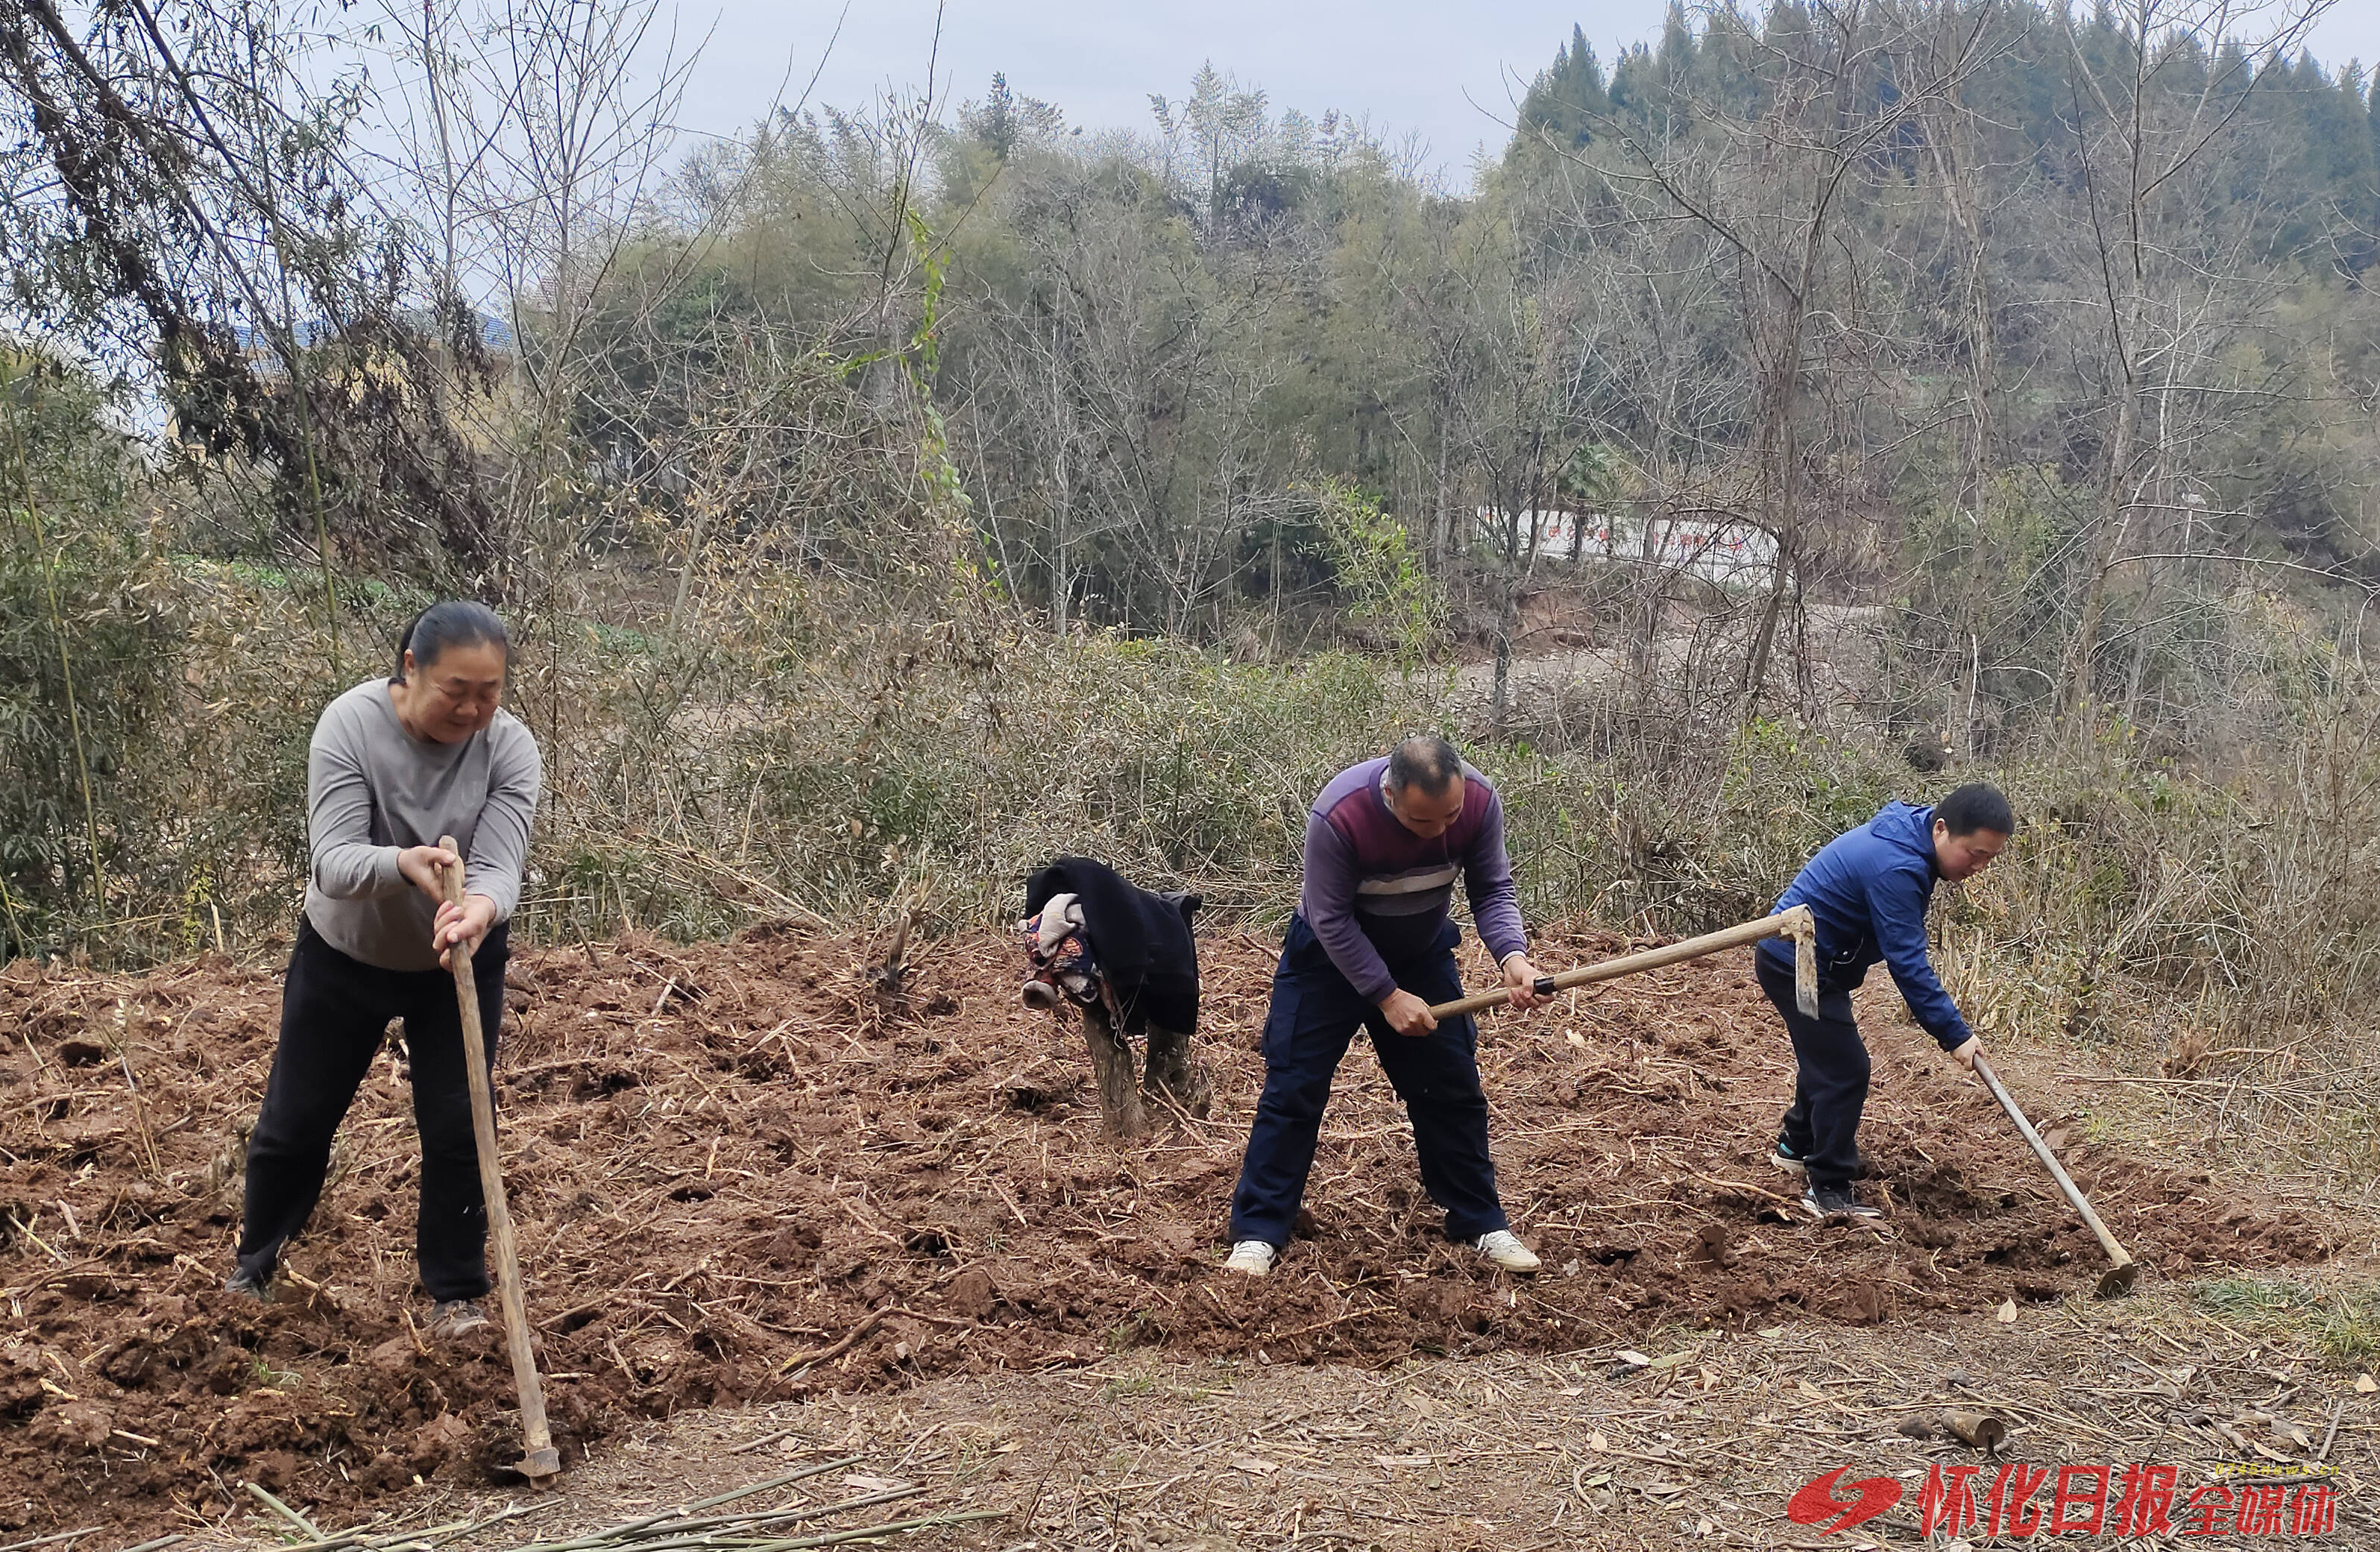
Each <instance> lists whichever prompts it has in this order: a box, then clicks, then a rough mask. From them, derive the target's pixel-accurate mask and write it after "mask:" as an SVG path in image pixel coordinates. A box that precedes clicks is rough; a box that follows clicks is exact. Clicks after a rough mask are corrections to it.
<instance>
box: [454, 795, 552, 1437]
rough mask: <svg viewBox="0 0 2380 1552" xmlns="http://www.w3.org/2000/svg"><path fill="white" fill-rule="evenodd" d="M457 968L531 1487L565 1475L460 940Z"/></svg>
mask: <svg viewBox="0 0 2380 1552" xmlns="http://www.w3.org/2000/svg"><path fill="white" fill-rule="evenodd" d="M438 843H439V844H440V845H441V846H443V847H444V848H446V850H448V851H450V852H453V853H454V854H455V856H456V857H458V858H459V857H460V856H462V855H463V849H462V848H461V847H460V846H458V845H456V844H455V838H454V837H453V836H451V835H446V836H441V837H440V838H439V842H438ZM441 871H442V875H443V879H444V882H445V886H446V902H447V903H448V904H450V905H454V906H455V907H457V908H459V907H460V906H461V905H462V903H463V866H462V864H461V863H460V862H459V861H458V862H456V863H455V865H454V866H453V867H446V868H443V869H442V870H441ZM447 963H448V964H451V965H452V966H453V967H454V970H455V1001H456V1003H457V1004H458V1005H459V1006H460V1010H461V1012H462V1015H463V1063H464V1066H465V1067H466V1068H467V1069H468V1073H469V1077H470V1083H471V1134H472V1136H473V1137H474V1138H476V1139H477V1140H478V1143H479V1154H480V1195H481V1196H482V1197H484V1198H485V1199H486V1202H487V1207H488V1239H489V1241H490V1242H491V1243H492V1246H493V1249H494V1251H495V1262H496V1305H497V1308H498V1309H499V1310H500V1311H501V1312H502V1313H503V1316H504V1345H505V1346H506V1348H508V1349H509V1350H510V1351H511V1353H512V1360H513V1383H514V1384H515V1385H516V1387H518V1388H519V1390H520V1414H521V1460H520V1466H519V1470H520V1473H521V1474H522V1475H523V1476H525V1477H528V1479H529V1481H530V1482H532V1483H540V1484H541V1483H545V1482H550V1481H552V1480H553V1478H555V1477H556V1476H559V1475H561V1474H562V1455H561V1453H560V1452H559V1451H558V1450H556V1449H554V1448H553V1434H552V1432H551V1431H549V1430H548V1428H547V1427H546V1422H545V1388H544V1387H543V1386H542V1385H540V1383H539V1382H538V1377H537V1354H536V1353H535V1352H533V1351H532V1350H531V1349H530V1347H529V1342H528V1304H527V1303H525V1302H524V1301H523V1300H522V1298H521V1280H520V1256H519V1254H518V1253H517V1252H516V1250H515V1249H514V1246H513V1215H512V1208H511V1207H510V1206H507V1205H506V1203H505V1201H504V1169H503V1167H502V1166H501V1165H500V1164H499V1163H498V1162H497V1158H496V1096H495V1092H494V1090H493V1089H492V1087H491V1086H490V1085H489V1082H488V1037H487V1034H486V1032H485V1031H484V1030H482V1029H481V1028H480V988H479V985H478V983H477V982H476V981H475V980H474V979H473V978H472V975H471V951H470V950H469V949H468V947H466V946H465V945H463V944H461V943H457V944H455V947H454V948H453V949H451V950H450V951H448V953H447Z"/></svg>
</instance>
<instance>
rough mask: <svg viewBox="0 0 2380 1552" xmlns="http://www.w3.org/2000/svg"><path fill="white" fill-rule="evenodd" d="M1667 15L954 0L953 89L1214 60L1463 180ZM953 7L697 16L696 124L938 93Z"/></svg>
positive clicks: (1159, 80)
mask: <svg viewBox="0 0 2380 1552" xmlns="http://www.w3.org/2000/svg"><path fill="white" fill-rule="evenodd" d="M1663 8H1664V7H1663V0H1571V3H1569V4H1553V3H1548V0H1486V3H1485V4H1481V3H1477V0H1475V3H1474V4H1472V5H1468V6H1459V5H1449V4H1446V3H1445V0H1429V3H1425V0H1369V3H1368V4H1357V3H1354V0H1204V3H1201V4H1192V5H1182V6H1176V5H1167V4H1162V3H1151V0H1138V3H1135V4H1117V3H1114V0H949V4H948V6H947V7H946V8H945V9H944V11H943V16H942V33H941V55H940V63H939V65H938V66H937V67H935V73H936V75H937V76H938V77H939V79H940V81H941V83H942V84H943V85H945V86H947V87H948V88H949V90H950V91H951V102H952V105H953V107H955V105H956V103H958V102H959V101H961V100H964V99H967V98H978V97H981V96H982V95H983V92H984V88H985V87H986V85H987V84H988V83H989V82H990V79H991V74H992V72H993V71H995V70H1004V71H1006V72H1007V74H1008V80H1009V84H1010V85H1011V86H1012V87H1014V89H1015V90H1016V91H1020V92H1023V93H1025V94H1026V95H1028V96H1033V97H1039V98H1043V99H1045V100H1047V101H1049V102H1051V103H1056V104H1058V106H1060V107H1061V108H1062V109H1064V110H1065V114H1066V121H1067V123H1069V124H1071V125H1079V126H1084V127H1090V128H1107V127H1126V128H1135V129H1143V128H1147V127H1149V123H1150V120H1149V113H1148V94H1149V93H1150V92H1152V91H1156V92H1163V93H1164V94H1166V95H1167V96H1169V97H1178V96H1181V95H1183V94H1184V92H1185V91H1186V90H1187V86H1188V82H1189V79H1190V77H1191V75H1192V73H1193V72H1195V71H1196V69H1197V68H1198V66H1199V64H1200V62H1201V61H1203V60H1212V61H1213V62H1214V64H1215V67H1216V68H1217V69H1219V70H1224V71H1228V72H1230V73H1231V74H1233V75H1234V76H1236V77H1237V78H1238V79H1239V81H1240V83H1241V84H1242V85H1243V86H1244V87H1245V86H1258V87H1262V88H1263V89H1264V90H1265V91H1266V92H1268V93H1269V96H1270V98H1271V102H1272V105H1273V108H1274V110H1275V111H1276V112H1279V111H1280V110H1281V109H1284V108H1299V109H1303V110H1304V111H1305V112H1306V113H1307V114H1309V115H1313V116H1316V117H1319V116H1320V115H1322V114H1323V113H1324V112H1326V111H1328V110H1330V109H1332V108H1336V109H1338V110H1340V111H1341V112H1342V113H1345V114H1349V115H1356V116H1368V117H1369V118H1370V119H1371V121H1372V123H1373V124H1374V125H1375V126H1376V127H1380V128H1382V129H1385V130H1387V131H1389V132H1390V138H1391V139H1394V138H1397V137H1399V136H1402V135H1403V134H1404V133H1407V132H1417V133H1418V134H1419V135H1420V137H1421V138H1422V139H1424V140H1426V141H1427V143H1428V145H1429V148H1430V156H1431V160H1432V162H1433V163H1434V164H1436V165H1438V166H1439V167H1442V168H1444V169H1446V170H1448V171H1449V172H1451V174H1453V175H1454V176H1455V177H1456V178H1457V179H1458V180H1461V179H1462V178H1463V176H1465V175H1466V174H1467V172H1468V169H1469V166H1470V164H1471V158H1472V155H1473V152H1475V150H1476V149H1477V148H1478V147H1479V146H1480V145H1481V144H1482V143H1483V142H1485V143H1486V144H1487V145H1488V147H1490V148H1491V149H1492V150H1495V151H1499V152H1500V150H1501V149H1502V147H1503V144H1504V140H1505V139H1506V137H1507V134H1508V130H1507V129H1506V128H1505V127H1504V126H1505V124H1509V123H1510V121H1511V119H1512V103H1513V102H1514V100H1515V99H1516V98H1517V97H1518V96H1519V94H1520V93H1521V92H1522V91H1525V90H1526V89H1527V85H1528V82H1529V79H1531V78H1532V77H1534V76H1535V75H1536V72H1537V71H1538V70H1540V69H1542V68H1544V67H1546V65H1548V63H1550V62H1551V60H1552V59H1553V55H1554V50H1555V49H1556V48H1557V47H1559V46H1560V44H1561V43H1562V42H1565V41H1567V40H1568V38H1569V37H1570V31H1571V27H1572V24H1573V23H1576V24H1577V25H1579V26H1582V27H1584V28H1585V30H1586V36H1587V41H1588V42H1592V43H1593V44H1594V45H1595V47H1596V50H1597V53H1599V54H1601V55H1603V56H1604V57H1605V58H1606V59H1609V58H1610V57H1611V55H1613V54H1615V53H1616V52H1618V51H1619V49H1621V47H1624V46H1626V45H1627V44H1629V43H1632V42H1638V41H1640V40H1645V39H1649V38H1652V37H1655V36H1658V32H1659V30H1660V25H1661V15H1662V11H1663ZM935 9H936V7H935V6H934V4H933V0H851V4H850V6H849V10H848V13H847V14H846V13H845V10H844V4H843V0H682V4H681V6H680V9H679V21H678V28H679V35H680V39H681V43H682V45H690V44H692V43H694V42H699V41H700V40H701V39H702V38H703V35H704V33H705V32H706V30H708V32H709V34H710V36H709V41H708V42H707V43H705V44H704V47H703V54H702V57H701V60H700V63H699V64H698V67H697V69H696V72H695V76H694V79H693V81H692V89H691V90H690V91H688V92H687V94H686V104H685V107H684V110H683V111H682V113H681V114H680V115H679V116H680V122H681V124H682V125H683V126H684V127H686V128H688V129H692V130H696V131H700V132H708V133H713V134H734V133H735V132H737V131H739V130H740V129H742V128H744V127H747V126H748V125H749V124H750V123H751V122H752V120H754V119H755V118H757V117H758V116H759V115H760V114H761V113H762V112H763V111H765V110H766V108H767V107H768V104H769V103H771V101H772V100H773V99H774V98H775V96H776V94H777V92H778V91H779V89H780V87H781V85H782V86H783V91H784V95H785V100H786V101H788V102H791V101H793V100H794V99H795V98H796V97H798V96H799V95H800V93H801V91H802V89H803V87H804V86H805V85H806V84H807V82H808V80H809V78H810V75H811V72H812V71H814V70H818V69H819V61H820V56H821V55H825V56H826V65H825V68H824V71H823V73H822V74H820V78H819V83H818V87H817V89H816V91H815V92H814V94H813V100H814V101H816V102H824V103H835V104H838V105H855V104H858V103H865V102H867V101H868V98H869V97H870V96H871V95H873V94H874V93H876V92H878V91H882V90H884V89H886V88H888V87H907V88H915V87H917V86H921V85H923V84H924V82H925V80H926V78H927V73H928V61H929V57H931V56H932V50H933V43H934V16H935ZM838 16H841V17H842V18H843V30H842V35H841V37H840V38H839V39H838V40H837V41H836V42H835V44H834V47H833V50H832V53H831V54H830V53H828V52H827V40H828V38H829V37H830V36H832V34H833V33H834V30H835V22H836V18H837V17H838ZM713 18H716V21H715V25H714V22H713ZM2313 50H2314V53H2315V55H2317V56H2318V57H2320V58H2321V59H2322V60H2323V61H2324V62H2325V64H2343V63H2344V62H2346V61H2347V60H2348V59H2350V58H2362V59H2365V60H2380V0H2339V3H2338V4H2337V5H2335V6H2333V7H2332V8H2331V10H2330V11H2329V13H2328V14H2327V15H2326V16H2325V18H2324V19H2323V20H2322V21H2321V22H2320V23H2319V24H2318V26H2317V29H2316V30H2315V32H2314V34H2313ZM789 78H790V83H789V84H787V83H788V80H789ZM1498 120H1502V121H1503V123H1499V122H1497V121H1498Z"/></svg>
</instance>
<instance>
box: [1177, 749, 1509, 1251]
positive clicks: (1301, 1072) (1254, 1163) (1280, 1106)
mask: <svg viewBox="0 0 2380 1552" xmlns="http://www.w3.org/2000/svg"><path fill="white" fill-rule="evenodd" d="M1457 874H1460V875H1462V877H1463V890H1464V892H1465V893H1467V894H1468V895H1469V896H1470V897H1471V919H1472V922H1473V924H1474V925H1475V926H1476V927H1477V928H1478V929H1479V936H1480V938H1481V940H1483V941H1485V942H1486V943H1487V945H1488V952H1491V953H1493V954H1494V955H1495V956H1496V959H1497V963H1498V964H1500V965H1501V966H1502V967H1503V975H1504V985H1505V988H1507V989H1508V990H1509V991H1511V993H1512V1005H1513V1006H1514V1007H1516V1008H1526V1007H1529V1006H1531V1005H1532V1004H1533V1003H1534V1002H1536V994H1535V990H1534V988H1535V987H1536V980H1537V972H1536V969H1535V967H1533V966H1532V965H1531V964H1529V955H1528V940H1527V938H1526V937H1525V936H1524V934H1523V932H1522V930H1521V910H1520V904H1519V902H1518V901H1517V900H1516V899H1515V898H1514V896H1513V892H1512V862H1511V860H1510V859H1509V858H1508V857H1506V856H1505V855H1504V809H1503V805H1502V804H1501V803H1500V801H1499V800H1498V798H1497V796H1496V789H1495V788H1494V787H1492V786H1489V785H1488V779H1487V778H1486V777H1484V776H1482V775H1480V774H1479V772H1477V771H1476V770H1472V769H1471V768H1470V767H1469V766H1466V765H1464V764H1463V757H1462V756H1460V755H1458V754H1457V753H1455V750H1454V746H1452V745H1451V744H1449V743H1448V742H1447V741H1446V740H1445V739H1443V738H1438V737H1434V736H1430V735H1427V734H1416V735H1415V736H1414V737H1411V738H1408V739H1406V740H1405V741H1404V742H1403V743H1402V744H1400V745H1398V746H1397V748H1396V752H1395V753H1393V754H1391V755H1389V756H1387V757H1385V758H1380V759H1373V760H1366V761H1365V762H1364V763H1363V764H1361V765H1359V766H1356V767H1354V769H1352V770H1342V771H1341V772H1340V773H1339V774H1338V776H1336V777H1334V778H1333V779H1332V780H1331V782H1330V785H1329V786H1327V787H1324V788H1323V789H1322V795H1321V796H1319V797H1318V798H1316V799H1315V800H1314V807H1313V810H1312V811H1311V812H1310V813H1309V814H1308V815H1307V816H1306V821H1305V892H1304V893H1303V895H1302V896H1301V897H1300V899H1299V903H1298V912H1297V915H1295V916H1293V917H1292V918H1291V919H1290V924H1289V937H1288V940H1287V941H1285V942H1284V943H1283V944H1282V945H1281V965H1280V968H1278V969H1277V970H1275V971H1274V972H1273V978H1272V1009H1271V1012H1269V1014H1268V1015H1267V1016H1266V1019H1265V1030H1264V1058H1265V1085H1264V1094H1263V1097H1261V1098H1259V1099H1258V1100H1257V1118H1256V1124H1255V1125H1254V1126H1253V1127H1252V1128H1250V1130H1249V1133H1248V1152H1247V1158H1246V1159H1245V1161H1244V1162H1243V1163H1242V1164H1241V1166H1240V1183H1239V1188H1238V1189H1237V1190H1236V1191H1234V1192H1233V1194H1232V1241H1233V1244H1232V1255H1231V1258H1230V1259H1229V1260H1227V1261H1225V1262H1224V1263H1223V1265H1224V1267H1226V1268H1228V1269H1229V1270H1232V1271H1234V1272H1242V1273H1245V1274H1247V1275H1249V1276H1252V1277H1262V1276H1263V1275H1264V1274H1265V1273H1266V1272H1267V1271H1269V1270H1270V1269H1271V1267H1272V1263H1273V1258H1274V1256H1275V1255H1278V1254H1279V1253H1280V1251H1281V1246H1283V1245H1285V1244H1287V1243H1289V1232H1290V1226H1291V1225H1292V1224H1293V1223H1294V1222H1295V1221H1296V1220H1297V1210H1298V1205H1299V1203H1300V1202H1301V1201H1303V1200H1304V1198H1305V1178H1306V1175H1307V1173H1308V1172H1309V1171H1310V1170H1312V1169H1313V1167H1314V1147H1315V1142H1316V1139H1317V1138H1318V1136H1319V1135H1320V1134H1321V1130H1322V1108H1323V1106H1324V1105H1325V1104H1326V1103H1327V1102H1328V1101H1329V1099H1330V1079H1331V1075H1332V1074H1333V1073H1336V1072H1337V1071H1338V1069H1339V1062H1340V1060H1341V1058H1342V1057H1344V1056H1345V1055H1346V1054H1347V1047H1348V1044H1349V1043H1350V1042H1351V1041H1352V1040H1354V1037H1355V1031H1356V1029H1357V1028H1358V1027H1359V1026H1360V1027H1362V1028H1364V1029H1366V1030H1368V1031H1370V1032H1371V1037H1372V1049H1374V1050H1375V1051H1377V1052H1378V1054H1379V1058H1380V1066H1381V1068H1382V1070H1383V1071H1385V1072H1386V1073H1388V1075H1389V1082H1390V1084H1391V1085H1394V1087H1395V1088H1396V1091H1397V1096H1398V1097H1400V1098H1402V1099H1403V1101H1404V1102H1405V1113H1406V1114H1407V1115H1409V1116H1411V1117H1412V1118H1413V1128H1414V1146H1415V1151H1416V1152H1418V1153H1419V1154H1420V1156H1421V1182H1422V1186H1423V1188H1424V1189H1425V1190H1427V1192H1428V1193H1429V1194H1430V1199H1431V1200H1432V1201H1434V1202H1436V1203H1437V1204H1438V1205H1439V1206H1440V1207H1443V1208H1444V1209H1445V1210H1446V1231H1447V1235H1448V1237H1449V1238H1451V1239H1459V1240H1465V1241H1468V1242H1470V1243H1472V1244H1473V1245H1474V1246H1475V1248H1476V1249H1477V1250H1478V1251H1479V1253H1480V1254H1481V1255H1484V1256H1486V1257H1487V1258H1488V1260H1489V1261H1492V1262H1493V1263H1495V1264H1496V1265H1497V1266H1499V1267H1503V1268H1505V1269H1506V1270H1508V1271H1513V1272H1534V1271H1536V1269H1537V1258H1536V1256H1535V1255H1531V1254H1530V1252H1529V1249H1528V1247H1527V1246H1526V1245H1524V1244H1523V1243H1521V1242H1520V1241H1519V1240H1518V1239H1517V1238H1515V1237H1514V1236H1513V1234H1512V1226H1511V1221H1510V1220H1509V1219H1506V1218H1505V1216H1504V1207H1503V1204H1502V1203H1501V1202H1500V1201H1499V1200H1498V1199H1497V1195H1496V1166H1495V1164H1494V1163H1493V1162H1492V1161H1491V1160H1490V1159H1489V1158H1488V1099H1487V1097H1486V1096H1485V1095H1484V1094H1482V1093H1481V1092H1480V1089H1479V1061H1478V1054H1477V1052H1478V1043H1479V1032H1478V1027H1477V1025H1474V1024H1473V1023H1472V1021H1471V1020H1470V1019H1469V1018H1468V1017H1463V1018H1452V1019H1447V1020H1445V1021H1443V1022H1441V1021H1439V1020H1438V1019H1435V1018H1433V1017H1431V1016H1430V1012H1429V1009H1430V1004H1431V1003H1433V1002H1446V1001H1451V1000H1454V999H1455V998H1458V997H1460V996H1462V995H1463V980H1462V976H1461V975H1460V973H1459V972H1458V971H1457V969H1456V967H1455V963H1454V946H1455V945H1456V944H1457V943H1458V942H1460V941H1462V939H1463V933H1462V929H1461V928H1457V927H1456V926H1455V925H1454V922H1453V919H1452V918H1451V916H1450V915H1448V912H1447V907H1448V905H1449V904H1450V903H1451V901H1452V900H1453V897H1454V880H1455V876H1456V875H1457Z"/></svg>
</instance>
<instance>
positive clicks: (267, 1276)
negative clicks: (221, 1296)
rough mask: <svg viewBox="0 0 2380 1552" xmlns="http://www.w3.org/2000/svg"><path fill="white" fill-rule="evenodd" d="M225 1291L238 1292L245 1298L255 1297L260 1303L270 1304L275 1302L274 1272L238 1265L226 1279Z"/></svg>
mask: <svg viewBox="0 0 2380 1552" xmlns="http://www.w3.org/2000/svg"><path fill="white" fill-rule="evenodd" d="M224 1291H225V1292H226V1293H237V1294H238V1295H239V1296H240V1297H241V1298H243V1299H253V1300H255V1301H256V1302H257V1303H260V1304H269V1303H273V1274H272V1273H271V1272H251V1271H249V1269H248V1268H247V1267H238V1268H237V1269H236V1270H235V1271H234V1272H233V1273H232V1274H231V1276H229V1277H227V1278H225V1279H224Z"/></svg>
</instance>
